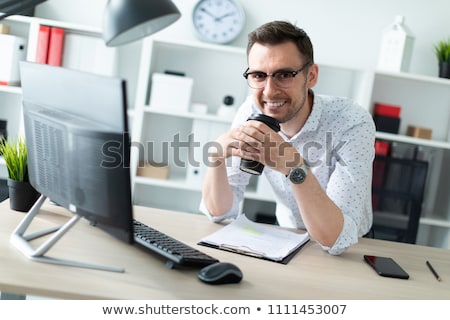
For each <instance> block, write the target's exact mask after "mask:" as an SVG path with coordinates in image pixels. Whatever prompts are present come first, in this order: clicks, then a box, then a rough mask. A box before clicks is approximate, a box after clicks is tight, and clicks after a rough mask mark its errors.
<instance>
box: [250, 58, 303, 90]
mask: <svg viewBox="0 0 450 320" xmlns="http://www.w3.org/2000/svg"><path fill="white" fill-rule="evenodd" d="M311 64H312V63H311V62H310V61H308V62H306V63H305V64H304V65H303V66H302V67H301V68H300V69H298V70H294V71H282V70H281V71H275V72H272V73H265V72H261V71H253V72H248V70H250V68H247V69H246V70H245V71H244V73H243V74H242V75H243V76H244V78H245V79H246V80H247V84H248V86H249V87H250V88H253V89H262V88H264V87H265V86H266V84H267V79H268V77H272V78H273V79H274V80H275V81H274V82H275V84H276V85H277V87H280V88H284V89H286V88H289V87H282V86H280V85H279V84H278V82H277V80H276V78H275V76H276V75H277V74H280V73H290V74H292V79H294V78H295V76H296V75H298V74H300V73H302V72H303V71H304V70H305V69H306V67H308V66H310V65H311ZM252 74H261V75H265V78H264V82H263V83H262V85H261V87H252V86H251V85H250V83H249V82H248V76H249V75H252Z"/></svg>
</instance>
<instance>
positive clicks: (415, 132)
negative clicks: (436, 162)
mask: <svg viewBox="0 0 450 320" xmlns="http://www.w3.org/2000/svg"><path fill="white" fill-rule="evenodd" d="M431 134H432V130H431V129H427V128H421V127H416V126H408V129H407V130H406V135H407V136H410V137H416V138H422V139H431Z"/></svg>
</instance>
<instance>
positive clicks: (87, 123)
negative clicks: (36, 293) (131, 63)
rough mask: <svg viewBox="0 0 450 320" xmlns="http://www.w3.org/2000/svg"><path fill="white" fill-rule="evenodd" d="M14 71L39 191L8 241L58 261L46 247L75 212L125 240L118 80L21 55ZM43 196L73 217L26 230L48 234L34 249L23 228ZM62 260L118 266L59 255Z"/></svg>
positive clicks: (124, 146) (125, 167)
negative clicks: (53, 225) (17, 73)
mask: <svg viewBox="0 0 450 320" xmlns="http://www.w3.org/2000/svg"><path fill="white" fill-rule="evenodd" d="M20 70H21V82H22V90H23V117H24V129H25V141H26V145H27V152H28V170H29V177H30V182H31V185H32V186H33V187H34V188H35V189H36V190H37V191H38V192H40V193H41V195H42V196H41V197H40V198H39V200H38V201H37V203H36V204H35V205H34V206H33V208H32V209H31V210H30V212H29V213H28V214H27V216H28V218H25V219H24V221H23V223H21V225H19V227H18V228H17V230H16V231H15V232H14V234H13V237H12V242H13V243H15V244H16V247H18V248H19V249H20V250H21V251H22V252H23V253H24V254H25V255H26V256H28V257H29V258H31V259H34V260H38V261H43V262H50V263H61V260H60V259H56V260H55V259H52V258H49V257H46V256H45V253H46V251H48V249H49V248H50V247H51V246H52V245H53V244H54V243H55V242H56V241H57V240H58V239H59V238H60V237H61V236H62V235H63V234H64V233H65V232H66V231H67V230H68V229H69V228H70V227H71V226H72V225H74V224H75V223H76V222H77V221H78V219H80V218H86V219H87V220H89V221H90V222H91V223H92V224H93V225H96V226H98V227H100V228H101V229H103V230H105V231H106V232H108V233H110V234H112V235H113V236H115V237H117V238H119V239H120V240H122V241H125V242H127V243H132V242H133V212H132V202H131V183H130V169H129V162H130V142H129V135H128V125H127V96H126V82H125V80H123V79H120V78H115V77H106V76H101V75H96V74H91V73H87V72H81V71H77V70H71V69H66V68H62V67H54V66H49V65H45V64H38V63H32V62H21V65H20ZM46 198H49V199H50V200H51V201H53V202H54V203H56V204H57V205H60V206H62V207H64V208H66V209H67V210H69V211H70V212H72V213H73V218H72V219H71V220H69V221H68V222H67V224H66V225H64V226H57V227H56V228H52V229H50V230H43V231H41V232H40V233H39V234H37V235H36V236H34V238H35V237H37V236H42V235H44V234H50V233H54V234H53V239H52V238H50V239H49V242H48V243H46V244H45V246H44V248H37V249H34V248H33V247H32V246H31V244H30V243H29V240H30V235H25V230H26V228H27V227H28V225H29V224H30V221H31V220H32V218H33V217H34V216H35V215H36V214H37V213H38V211H39V208H40V206H41V205H42V203H43V202H44V201H45V199H46ZM26 221H28V222H26ZM24 248H25V249H24ZM62 264H68V265H75V266H83V267H90V268H99V267H100V269H106V270H112V271H122V270H121V268H116V267H111V268H109V267H106V266H97V265H91V264H87V263H82V262H73V261H66V260H65V261H63V263H62Z"/></svg>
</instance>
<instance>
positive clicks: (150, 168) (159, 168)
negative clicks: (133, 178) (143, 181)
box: [136, 162, 169, 180]
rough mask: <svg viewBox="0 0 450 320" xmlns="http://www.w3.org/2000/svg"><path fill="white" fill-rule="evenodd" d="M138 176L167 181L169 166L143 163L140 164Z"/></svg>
mask: <svg viewBox="0 0 450 320" xmlns="http://www.w3.org/2000/svg"><path fill="white" fill-rule="evenodd" d="M136 174H137V175H138V176H141V177H148V178H155V179H164V180H166V179H167V178H169V166H167V165H164V164H150V163H143V162H141V163H139V166H138V168H137V172H136Z"/></svg>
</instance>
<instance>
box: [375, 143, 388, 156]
mask: <svg viewBox="0 0 450 320" xmlns="http://www.w3.org/2000/svg"><path fill="white" fill-rule="evenodd" d="M390 145H391V144H390V143H389V142H387V141H380V140H375V154H376V155H378V156H383V157H387V156H388V155H389V147H390Z"/></svg>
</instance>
